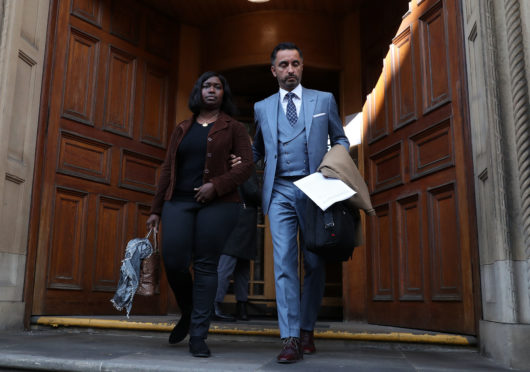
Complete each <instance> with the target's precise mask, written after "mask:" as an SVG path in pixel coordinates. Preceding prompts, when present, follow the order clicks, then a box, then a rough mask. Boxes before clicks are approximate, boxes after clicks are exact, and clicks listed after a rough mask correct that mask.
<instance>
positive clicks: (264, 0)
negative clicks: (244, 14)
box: [248, 0, 269, 3]
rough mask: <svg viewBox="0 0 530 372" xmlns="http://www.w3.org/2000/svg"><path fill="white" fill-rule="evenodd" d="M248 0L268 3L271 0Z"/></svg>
mask: <svg viewBox="0 0 530 372" xmlns="http://www.w3.org/2000/svg"><path fill="white" fill-rule="evenodd" d="M248 1H250V2H251V3H266V2H268V1H269V0H248Z"/></svg>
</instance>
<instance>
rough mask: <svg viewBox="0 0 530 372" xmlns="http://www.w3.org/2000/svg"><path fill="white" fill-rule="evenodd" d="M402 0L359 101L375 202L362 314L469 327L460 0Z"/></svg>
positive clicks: (469, 177)
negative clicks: (375, 74) (392, 32)
mask: <svg viewBox="0 0 530 372" xmlns="http://www.w3.org/2000/svg"><path fill="white" fill-rule="evenodd" d="M409 4H410V5H409V6H410V9H409V12H408V13H407V14H405V15H404V16H403V21H402V23H401V26H400V28H399V30H398V31H397V33H396V36H395V37H394V39H393V40H392V43H391V45H390V49H389V51H388V54H387V55H386V58H385V59H384V67H383V71H382V73H381V76H380V77H379V80H378V81H377V84H376V86H375V88H374V89H373V91H372V92H371V94H370V95H369V96H368V99H367V101H366V104H365V106H364V109H363V114H364V119H365V135H364V139H365V146H364V164H365V169H366V177H367V180H368V183H369V187H370V191H371V195H372V203H373V205H374V207H375V210H376V216H375V217H367V219H366V220H367V264H368V265H367V266H368V311H367V318H368V320H369V321H370V322H372V323H377V324H389V325H396V326H403V327H410V328H420V329H431V330H441V331H449V332H461V333H468V334H474V333H475V332H476V317H477V316H476V310H475V308H476V301H477V294H476V292H475V290H476V289H477V288H480V285H479V283H478V281H477V280H476V268H477V267H478V263H477V262H476V261H475V260H476V255H475V254H474V252H476V246H475V245H476V233H475V230H474V212H473V211H474V195H473V192H472V190H473V168H472V166H471V161H470V155H471V151H470V147H469V146H470V140H469V137H468V131H467V124H466V110H467V107H466V101H465V97H466V90H465V84H466V83H465V67H464V66H465V60H464V54H463V49H462V30H461V18H460V17H461V9H460V1H453V0H424V1H420V0H415V1H411V2H410V3H409ZM473 263H475V271H474V269H473Z"/></svg>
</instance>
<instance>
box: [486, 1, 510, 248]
mask: <svg viewBox="0 0 530 372" xmlns="http://www.w3.org/2000/svg"><path fill="white" fill-rule="evenodd" d="M484 15H485V17H484V19H485V28H486V40H485V41H486V43H487V44H486V45H485V49H486V50H485V59H486V60H485V66H486V67H485V68H486V72H487V76H488V77H490V78H491V79H492V80H491V81H493V82H494V83H493V84H486V97H487V107H488V110H489V112H488V116H489V118H490V120H491V123H492V125H491V129H492V134H493V138H492V141H491V142H492V146H493V149H494V154H495V161H494V162H493V163H494V168H495V173H496V174H495V175H494V182H495V189H496V190H495V192H496V194H497V198H496V203H495V209H496V211H495V212H496V217H497V218H498V222H499V224H498V228H499V232H500V233H501V234H500V235H501V236H500V239H501V242H502V247H503V249H506V250H508V247H509V246H510V239H509V229H508V216H507V213H508V209H507V207H506V205H507V193H506V185H505V184H506V175H505V165H504V164H505V163H504V162H505V160H504V152H503V149H504V135H503V131H502V121H501V118H500V100H499V97H500V92H499V84H497V82H498V81H499V78H498V73H497V66H496V61H497V60H498V59H497V39H496V37H495V13H494V6H493V1H492V0H486V1H485V6H484Z"/></svg>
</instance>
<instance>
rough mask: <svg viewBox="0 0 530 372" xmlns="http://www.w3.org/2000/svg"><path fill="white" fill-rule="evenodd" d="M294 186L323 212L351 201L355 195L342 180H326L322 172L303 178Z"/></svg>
mask: <svg viewBox="0 0 530 372" xmlns="http://www.w3.org/2000/svg"><path fill="white" fill-rule="evenodd" d="M294 184H295V186H296V187H298V188H299V189H300V190H302V191H303V192H304V194H306V195H307V196H308V197H309V198H310V199H311V200H313V201H314V202H315V204H316V205H318V206H319V208H320V209H322V210H323V211H325V210H326V209H328V208H329V206H331V205H333V204H334V203H336V202H339V201H343V200H346V199H349V198H351V197H352V196H353V195H355V191H353V189H352V188H351V187H349V186H348V185H346V184H345V183H344V182H342V181H341V180H338V179H336V178H326V177H324V176H323V175H322V173H320V172H315V173H313V174H310V175H309V176H307V177H304V178H301V179H299V180H298V181H295V182H294Z"/></svg>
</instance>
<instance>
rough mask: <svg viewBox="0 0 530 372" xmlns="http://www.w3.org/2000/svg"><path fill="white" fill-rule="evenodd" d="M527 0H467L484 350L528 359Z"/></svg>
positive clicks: (522, 361)
mask: <svg viewBox="0 0 530 372" xmlns="http://www.w3.org/2000/svg"><path fill="white" fill-rule="evenodd" d="M528 5H529V4H528V2H527V1H525V0H484V1H475V0H465V1H463V4H462V7H463V13H464V17H463V19H464V31H465V35H464V37H465V47H466V63H467V70H468V90H469V111H470V112H469V117H470V127H471V136H472V144H473V161H474V174H475V177H476V178H475V197H476V204H477V224H478V235H479V236H478V240H479V256H480V272H481V293H482V312H483V314H482V320H481V322H480V344H481V350H482V352H483V353H484V354H486V355H488V356H491V357H493V358H494V359H497V360H499V361H501V362H503V363H504V364H505V365H507V366H510V367H513V368H522V367H524V366H527V365H530V356H529V355H528V353H527V352H526V351H525V350H528V349H529V348H530V324H529V323H530V302H529V298H530V291H529V283H530V266H529V256H530V254H529V247H530V239H529V236H530V122H529V111H528V108H529V103H530V101H529V94H528V81H529V80H528V68H529V67H530V59H529V58H528V57H529V54H528V42H530V34H529V33H528V30H529V28H528V25H529V22H530V14H529V13H528V11H529V9H528Z"/></svg>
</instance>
